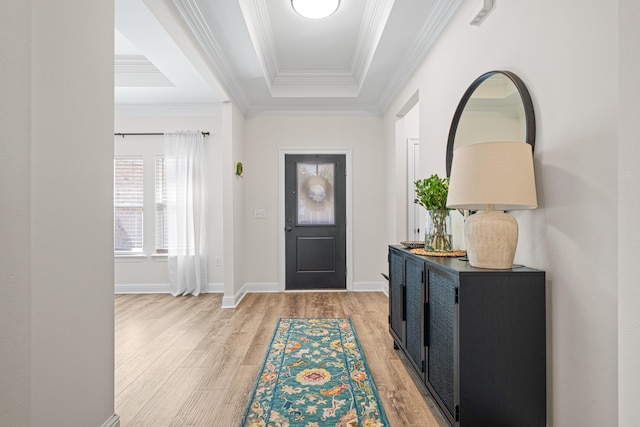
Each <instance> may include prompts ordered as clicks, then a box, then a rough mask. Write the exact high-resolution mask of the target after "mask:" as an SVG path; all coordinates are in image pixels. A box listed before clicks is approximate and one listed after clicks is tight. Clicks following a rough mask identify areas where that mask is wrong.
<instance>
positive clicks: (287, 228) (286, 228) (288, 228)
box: [284, 226, 292, 231]
mask: <svg viewBox="0 0 640 427" xmlns="http://www.w3.org/2000/svg"><path fill="white" fill-rule="evenodd" d="M284 230H285V231H291V230H292V228H291V227H289V226H287V227H285V228H284Z"/></svg>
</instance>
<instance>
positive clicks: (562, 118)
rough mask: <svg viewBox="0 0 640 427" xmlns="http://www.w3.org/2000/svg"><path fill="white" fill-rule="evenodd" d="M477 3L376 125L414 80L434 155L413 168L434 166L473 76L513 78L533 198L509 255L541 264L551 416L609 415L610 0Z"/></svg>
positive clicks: (613, 408) (612, 363) (583, 422)
mask: <svg viewBox="0 0 640 427" xmlns="http://www.w3.org/2000/svg"><path fill="white" fill-rule="evenodd" d="M476 3H478V2H477V1H475V0H474V1H471V0H468V1H465V3H464V4H463V6H462V7H461V9H460V10H459V11H458V13H457V15H456V16H455V18H454V19H453V21H452V22H451V24H450V25H449V27H448V28H447V29H446V30H445V31H444V32H443V33H442V35H441V36H440V38H439V40H438V41H437V42H436V44H435V46H434V48H433V49H432V51H431V52H430V54H429V56H428V58H427V59H426V60H425V61H424V63H423V64H422V65H421V67H420V68H419V70H418V71H417V73H416V74H415V75H414V76H413V78H412V79H411V81H410V82H409V83H408V84H407V85H406V87H405V88H404V90H403V93H402V94H400V95H399V96H398V98H397V100H396V101H395V102H394V104H393V105H392V106H391V107H390V108H389V109H388V111H387V113H386V117H385V124H386V127H387V130H386V132H385V133H386V134H387V135H388V134H389V133H390V132H391V131H390V128H391V126H394V122H395V118H394V115H395V114H396V113H397V112H398V111H399V110H400V109H401V108H402V106H403V103H404V102H406V99H409V97H410V96H411V95H412V94H413V93H415V91H416V90H419V91H420V138H421V141H422V145H421V153H427V152H429V153H431V154H432V157H431V158H426V156H425V159H424V160H425V162H423V163H422V167H423V169H424V172H425V175H428V174H430V173H435V172H437V173H441V172H444V162H445V151H446V142H447V136H448V133H449V126H450V123H451V119H452V117H453V114H454V112H455V108H456V106H457V104H458V101H459V99H460V97H461V96H462V94H463V93H464V91H465V90H466V89H467V87H468V86H469V85H470V84H471V82H472V81H473V80H474V79H475V78H476V77H478V76H479V75H481V74H483V73H484V72H486V71H489V70H495V69H505V70H510V71H513V72H515V73H516V74H518V75H519V76H520V77H521V78H522V80H523V81H524V83H525V84H526V85H527V87H528V89H529V91H530V93H531V96H532V98H533V102H534V108H535V112H536V119H537V131H538V135H537V140H536V151H535V168H536V174H537V186H538V189H537V191H538V202H539V208H538V209H537V210H535V211H528V212H519V213H516V216H517V218H518V221H519V224H520V241H519V246H518V253H517V254H516V262H517V263H521V264H526V265H528V266H531V267H534V268H540V269H542V270H546V272H547V279H548V280H547V282H548V325H547V331H548V337H549V338H548V353H549V358H548V370H549V375H548V397H549V413H548V419H549V424H550V425H554V426H562V427H565V426H581V427H585V426H594V427H596V426H598V427H599V426H605V425H607V426H610V425H616V424H617V421H618V417H617V394H618V391H617V378H618V375H617V365H618V362H617V344H618V340H617V322H618V313H617V296H618V295H617V283H618V267H619V263H618V250H617V245H618V241H617V236H618V228H617V222H616V218H617V215H618V194H617V193H618V171H617V166H618V148H617V147H618V145H617V139H618V135H617V111H618V94H617V82H618V66H617V64H618V45H617V42H618V26H617V24H618V10H617V4H616V3H611V2H609V3H607V4H603V3H602V2H600V1H595V0H588V1H584V0H566V1H562V2H558V1H553V0H541V1H537V2H531V1H525V0H512V1H510V2H496V8H495V10H494V11H493V12H492V14H491V15H489V17H488V18H487V19H486V21H485V22H484V24H483V25H482V26H481V27H472V26H470V25H468V22H469V20H470V14H471V10H472V9H473V8H474V7H475V6H476ZM635 47H636V48H637V46H635ZM633 76H634V78H637V74H633ZM634 101H635V100H634ZM388 142H389V143H393V139H388ZM636 150H637V148H636ZM421 157H422V156H421ZM636 169H637V168H636ZM390 177H393V175H390ZM636 180H637V179H636ZM636 192H637V187H636ZM390 197H392V196H390ZM636 206H637V203H636ZM636 319H637V316H636Z"/></svg>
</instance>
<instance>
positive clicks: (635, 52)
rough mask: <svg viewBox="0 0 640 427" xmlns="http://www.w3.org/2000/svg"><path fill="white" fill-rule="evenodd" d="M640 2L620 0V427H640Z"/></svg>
mask: <svg viewBox="0 0 640 427" xmlns="http://www.w3.org/2000/svg"><path fill="white" fill-rule="evenodd" d="M638 21H640V3H639V2H638V1H637V0H620V141H619V150H618V162H619V164H618V169H619V173H618V188H619V195H618V196H619V200H618V207H619V209H618V221H619V222H618V237H619V241H618V254H619V257H618V328H619V329H618V341H619V355H618V358H619V366H618V370H619V373H618V381H619V388H618V390H619V405H618V407H619V425H620V426H625V427H631V426H638V425H640V411H638V401H639V400H640V370H639V369H638V355H639V354H640V310H638V305H639V304H640V287H639V286H638V277H639V276H640V262H638V259H639V258H640V227H639V226H638V223H639V222H640V197H639V196H638V194H639V193H638V188H640V168H639V167H638V159H639V158H640V144H638V135H640V121H639V120H638V117H640V103H638V99H640V80H639V79H638V76H640V50H639V49H638V41H639V40H640V26H638Z"/></svg>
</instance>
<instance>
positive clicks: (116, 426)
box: [102, 414, 120, 427]
mask: <svg viewBox="0 0 640 427" xmlns="http://www.w3.org/2000/svg"><path fill="white" fill-rule="evenodd" d="M102 427H120V417H119V416H118V415H116V414H113V415H111V417H110V418H109V419H108V420H107V421H105V423H104V424H102Z"/></svg>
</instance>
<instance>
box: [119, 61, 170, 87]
mask: <svg viewBox="0 0 640 427" xmlns="http://www.w3.org/2000/svg"><path fill="white" fill-rule="evenodd" d="M115 85H116V87H174V86H175V85H174V84H173V83H172V82H171V80H169V79H168V78H167V76H165V75H164V74H162V72H160V70H158V67H156V66H155V65H153V64H152V63H151V61H149V60H148V59H147V58H146V57H145V56H144V55H115Z"/></svg>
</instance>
